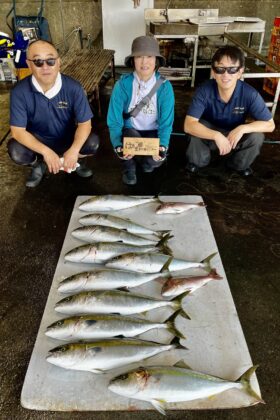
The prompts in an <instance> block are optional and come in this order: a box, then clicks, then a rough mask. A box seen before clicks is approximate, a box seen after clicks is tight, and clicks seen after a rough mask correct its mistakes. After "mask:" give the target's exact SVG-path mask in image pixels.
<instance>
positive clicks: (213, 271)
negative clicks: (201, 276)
mask: <svg viewBox="0 0 280 420" xmlns="http://www.w3.org/2000/svg"><path fill="white" fill-rule="evenodd" d="M208 275H209V276H212V277H213V279H214V280H222V279H223V277H222V276H220V275H219V274H218V273H217V270H216V268H211V271H209V273H208Z"/></svg>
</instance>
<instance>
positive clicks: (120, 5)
mask: <svg viewBox="0 0 280 420" xmlns="http://www.w3.org/2000/svg"><path fill="white" fill-rule="evenodd" d="M133 3H134V2H133V1H131V0H102V21H103V47H104V48H106V49H110V50H115V51H116V53H115V64H116V65H117V66H122V65H124V59H125V57H126V56H128V55H129V54H130V51H131V44H132V41H133V39H134V38H136V37H137V36H140V35H145V34H146V27H145V19H144V9H146V8H153V7H154V1H153V0H141V2H140V6H138V7H137V8H136V9H134V7H133Z"/></svg>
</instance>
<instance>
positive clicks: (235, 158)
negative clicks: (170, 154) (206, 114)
mask: <svg viewBox="0 0 280 420" xmlns="http://www.w3.org/2000/svg"><path fill="white" fill-rule="evenodd" d="M200 122H201V124H203V125H205V126H206V127H208V128H210V129H213V130H217V131H220V132H221V133H222V134H224V135H225V136H226V135H227V134H228V133H229V132H228V131H225V130H223V129H220V128H217V127H215V126H214V125H212V124H210V123H208V122H207V121H204V120H201V121H200ZM263 141H264V134H263V133H249V134H244V136H243V137H242V138H241V140H240V141H239V142H238V143H237V145H236V148H235V149H234V150H232V151H231V152H230V153H229V154H228V155H225V157H227V165H228V166H229V167H230V168H232V169H235V170H237V171H243V170H245V169H247V168H249V167H250V166H251V164H252V163H253V162H254V160H255V159H256V157H257V156H258V155H259V153H260V150H261V147H262V144H263ZM212 152H219V149H218V147H217V146H216V143H215V142H214V141H213V140H204V139H200V138H199V137H195V136H190V143H189V146H188V148H187V152H186V155H187V160H188V162H190V163H194V164H195V165H196V166H197V167H199V168H203V167H205V166H207V165H209V163H210V160H211V153H212Z"/></svg>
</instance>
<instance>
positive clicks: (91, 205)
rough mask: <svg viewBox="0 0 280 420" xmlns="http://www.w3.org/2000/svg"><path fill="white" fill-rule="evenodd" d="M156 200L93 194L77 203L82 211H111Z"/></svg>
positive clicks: (152, 198) (155, 199)
mask: <svg viewBox="0 0 280 420" xmlns="http://www.w3.org/2000/svg"><path fill="white" fill-rule="evenodd" d="M155 201H158V199H157V198H155V197H151V198H140V197H133V196H129V195H111V194H108V195H95V196H93V197H91V198H89V199H88V200H86V201H84V202H83V203H81V204H80V205H79V209H80V210H82V211H88V212H95V211H100V212H102V211H104V212H105V211H112V210H124V209H128V208H130V207H135V206H140V205H141V204H147V203H152V202H155Z"/></svg>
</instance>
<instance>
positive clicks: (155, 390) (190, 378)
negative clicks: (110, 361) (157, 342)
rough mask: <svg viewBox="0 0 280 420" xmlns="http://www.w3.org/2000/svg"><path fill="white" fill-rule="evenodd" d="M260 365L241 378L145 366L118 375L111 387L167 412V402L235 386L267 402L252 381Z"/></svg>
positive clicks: (212, 393)
mask: <svg viewBox="0 0 280 420" xmlns="http://www.w3.org/2000/svg"><path fill="white" fill-rule="evenodd" d="M256 368H257V366H252V367H251V368H250V369H248V370H247V371H246V372H245V373H244V374H243V375H242V376H241V377H240V378H239V379H238V380H237V381H227V380H225V379H221V378H218V377H215V376H211V375H207V374H205V373H201V372H196V371H194V370H191V369H186V368H180V367H177V365H175V366H173V367H169V366H155V367H147V368H145V367H143V368H139V369H136V370H133V371H130V372H127V373H124V374H122V375H120V376H117V377H116V378H114V379H112V380H111V382H110V384H109V387H108V388H109V389H110V391H113V392H115V393H116V394H118V395H121V396H123V397H127V398H135V399H137V400H143V401H147V402H149V403H151V404H152V405H153V406H154V407H155V408H156V409H157V410H158V411H159V412H160V413H161V414H164V415H165V414H166V413H165V407H164V406H165V404H166V403H176V402H182V401H192V400H197V399H202V398H209V397H212V396H214V395H217V394H220V393H221V392H224V391H226V390H228V389H231V388H237V389H240V390H244V392H246V393H247V394H248V395H250V396H252V397H253V398H254V399H255V402H263V400H262V398H261V397H260V396H259V395H258V394H257V393H256V392H255V391H254V390H253V389H252V387H251V385H250V377H251V376H252V374H253V373H254V371H255V370H256Z"/></svg>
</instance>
